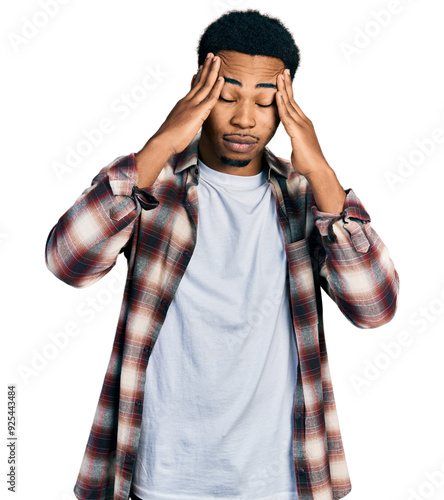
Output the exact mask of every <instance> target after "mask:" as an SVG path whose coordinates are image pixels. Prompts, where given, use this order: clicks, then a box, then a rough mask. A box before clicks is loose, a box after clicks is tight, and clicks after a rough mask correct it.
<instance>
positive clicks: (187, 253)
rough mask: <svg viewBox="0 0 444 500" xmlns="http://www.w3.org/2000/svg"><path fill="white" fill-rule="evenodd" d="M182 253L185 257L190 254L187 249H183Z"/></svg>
mask: <svg viewBox="0 0 444 500" xmlns="http://www.w3.org/2000/svg"><path fill="white" fill-rule="evenodd" d="M183 255H184V256H185V257H189V256H190V255H191V253H190V252H189V251H188V250H185V252H184V253H183Z"/></svg>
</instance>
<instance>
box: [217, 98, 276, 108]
mask: <svg viewBox="0 0 444 500" xmlns="http://www.w3.org/2000/svg"><path fill="white" fill-rule="evenodd" d="M219 99H220V100H221V101H224V102H236V101H229V100H228V99H224V98H223V97H221V96H219ZM258 106H259V107H261V108H269V107H270V106H273V103H271V104H258Z"/></svg>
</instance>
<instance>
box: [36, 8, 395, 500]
mask: <svg viewBox="0 0 444 500" xmlns="http://www.w3.org/2000/svg"><path fill="white" fill-rule="evenodd" d="M206 54H208V56H209V57H208V58H206V59H205V55H206ZM198 55H199V57H198V63H199V65H200V67H199V70H198V72H197V73H196V74H195V75H194V76H193V78H192V81H191V89H190V91H189V92H188V94H187V95H186V96H185V97H184V98H183V99H181V100H180V101H179V102H178V103H177V104H176V106H175V107H174V108H173V110H172V111H171V112H170V114H169V115H168V117H167V119H166V120H165V122H164V123H163V124H162V126H161V127H160V128H159V129H158V131H157V132H156V133H155V134H154V136H153V137H152V138H150V139H149V140H148V142H147V143H146V144H145V146H144V147H143V148H142V149H141V150H140V151H139V152H138V153H137V154H130V155H127V156H122V157H119V158H117V159H116V160H115V161H114V162H112V163H111V164H110V165H108V166H107V167H105V168H103V169H102V170H101V171H100V173H99V174H98V175H97V176H96V177H95V178H94V179H93V182H92V185H91V187H90V188H88V189H87V190H86V191H84V193H83V194H82V195H81V196H80V198H79V199H78V200H77V201H76V202H75V204H74V205H73V207H71V208H70V209H69V210H68V211H67V212H66V213H65V214H64V215H63V216H62V217H61V219H60V220H59V222H58V223H57V224H56V226H55V227H54V228H53V229H52V231H51V233H50V235H49V238H48V241H47V248H46V261H47V265H48V267H49V269H50V270H51V271H52V272H53V273H54V274H55V275H56V276H57V277H59V278H60V279H62V280H63V281H65V282H67V283H69V284H70V285H73V286H77V287H83V286H89V285H91V284H93V283H95V282H96V281H98V280H99V279H100V278H101V277H103V276H104V275H105V274H107V273H108V272H109V271H110V270H111V269H112V267H113V266H114V265H115V262H116V259H117V257H118V255H119V254H120V253H122V252H123V253H124V255H125V257H126V259H127V260H128V277H127V281H126V286H125V292H124V298H123V304H122V309H121V314H120V319H119V324H118V327H117V332H116V337H115V341H114V346H113V352H112V356H111V359H110V363H109V366H108V369H107V373H106V376H105V380H104V384H103V388H102V391H101V395H100V400H99V403H98V406H97V410H96V414H95V418H94V422H93V426H92V429H91V434H90V437H89V440H88V443H87V446H86V450H85V456H84V459H83V462H82V466H81V470H80V473H79V476H78V479H77V482H76V485H75V487H74V492H75V494H76V497H77V498H79V499H101V500H111V499H113V500H124V499H125V500H126V499H127V498H128V497H129V495H130V498H134V499H143V500H148V499H150V500H151V499H156V500H157V499H165V498H169V499H204V498H205V499H209V498H220V499H235V498H236V499H239V498H251V499H254V498H257V499H259V498H261V499H262V498H267V499H279V500H283V499H286V500H287V499H297V498H299V499H300V500H308V499H314V500H326V499H338V498H342V497H343V496H345V495H347V493H349V491H350V490H351V486H350V480H349V475H348V471H347V465H346V461H345V457H344V450H343V446H342V441H341V435H340V431H339V427H338V423H337V415H336V409H335V402H334V396H333V389H332V385H331V380H330V374H329V368H328V361H327V352H326V344H325V338H324V331H323V321H322V302H321V291H320V287H322V288H323V289H324V291H325V292H326V293H327V294H328V295H329V296H330V297H331V298H332V299H333V300H334V301H335V302H336V303H337V305H338V306H339V308H340V310H341V311H342V312H343V313H344V315H345V316H346V317H347V318H348V319H349V320H350V321H351V322H352V323H353V324H355V325H356V326H358V327H360V328H374V327H377V326H380V325H383V324H385V323H387V322H388V321H390V319H391V318H392V317H393V315H394V313H395V310H396V303H397V294H398V286H399V279H398V274H397V272H396V270H395V268H394V266H393V263H392V261H391V259H390V258H389V255H388V251H387V248H386V247H385V245H384V244H383V242H382V241H381V239H380V238H379V236H378V234H377V233H376V232H375V230H374V229H373V228H372V227H371V225H370V217H369V215H368V213H367V212H366V210H365V209H364V207H363V206H362V204H361V202H360V200H359V199H358V198H357V196H356V195H355V194H354V192H353V191H352V190H351V189H347V190H346V191H344V189H343V188H342V187H341V185H340V184H339V182H338V179H337V177H336V175H335V172H334V171H333V169H332V168H331V167H330V166H329V164H328V163H327V161H326V159H325V158H324V156H323V154H322V151H321V148H320V146H319V143H318V140H317V137H316V134H315V131H314V128H313V125H312V123H311V121H310V120H309V119H308V118H307V117H306V115H305V114H304V113H303V111H302V110H301V108H300V107H299V106H298V104H297V103H296V101H295V98H294V95H293V92H292V80H293V78H294V74H295V71H296V69H297V67H298V64H299V49H298V48H297V46H296V45H295V43H294V40H293V38H292V36H291V34H290V33H289V32H288V31H287V29H286V28H285V27H284V26H283V25H282V23H280V21H278V20H276V19H273V18H271V17H269V16H264V15H262V14H260V13H259V12H258V11H254V10H247V11H232V12H230V13H228V14H225V15H224V16H222V17H221V18H220V19H218V20H216V21H215V22H214V23H212V24H211V25H210V26H209V27H208V28H207V29H206V31H205V32H204V34H203V35H202V37H201V39H200V43H199V48H198ZM280 122H282V124H283V127H284V129H285V131H286V132H287V134H288V136H289V138H290V142H291V147H292V153H291V162H289V161H286V160H283V159H281V158H277V157H276V156H275V155H273V153H271V151H270V150H269V149H268V148H267V147H266V145H267V144H268V142H269V141H270V139H271V138H272V137H273V135H274V134H275V132H276V129H277V127H278V125H279V123H280ZM148 361H149V363H148ZM276 470H277V471H278V472H276Z"/></svg>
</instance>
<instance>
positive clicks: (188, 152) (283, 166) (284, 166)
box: [170, 131, 291, 179]
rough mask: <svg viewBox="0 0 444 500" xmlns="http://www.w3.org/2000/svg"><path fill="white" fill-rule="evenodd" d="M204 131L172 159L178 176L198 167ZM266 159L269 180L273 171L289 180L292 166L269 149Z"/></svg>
mask: <svg viewBox="0 0 444 500" xmlns="http://www.w3.org/2000/svg"><path fill="white" fill-rule="evenodd" d="M201 133H202V131H199V132H198V133H197V134H196V135H195V136H194V139H193V140H192V141H191V142H190V144H189V145H188V146H187V147H186V148H185V149H184V150H183V151H182V152H181V153H178V154H176V155H173V156H172V157H171V160H170V162H171V165H172V167H173V170H174V173H175V174H178V173H179V172H182V171H183V170H185V169H187V168H190V167H192V166H196V165H197V159H198V152H199V150H198V145H199V140H200V136H201ZM264 159H265V161H266V163H267V164H268V172H267V179H269V178H270V172H271V170H273V171H274V173H276V174H278V175H281V176H283V177H285V178H288V174H289V170H290V166H291V164H290V163H288V162H284V160H282V159H281V158H278V157H277V156H276V155H274V154H273V153H272V152H271V151H270V150H269V149H268V148H267V147H265V148H264Z"/></svg>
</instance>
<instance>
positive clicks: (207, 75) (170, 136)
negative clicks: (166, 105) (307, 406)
mask: <svg viewBox="0 0 444 500" xmlns="http://www.w3.org/2000/svg"><path fill="white" fill-rule="evenodd" d="M219 68H220V58H219V57H217V56H216V61H213V54H212V53H211V52H210V53H209V57H207V58H206V59H205V62H204V64H203V65H202V67H201V68H200V69H199V70H198V72H197V73H196V74H195V75H194V76H193V80H192V83H191V90H190V91H189V92H188V94H187V95H186V96H185V97H183V98H182V99H180V101H178V102H177V104H176V105H175V106H174V108H173V109H172V110H171V112H170V114H169V115H168V116H167V118H166V120H165V121H164V122H163V124H162V125H161V127H160V128H159V130H158V131H157V132H156V133H155V134H154V135H153V138H155V137H162V138H163V140H166V141H167V142H168V144H169V147H170V148H171V151H172V153H171V154H172V155H173V154H177V153H181V152H182V151H183V150H184V149H185V148H186V147H187V146H188V144H189V143H190V142H191V140H192V139H193V137H194V136H195V135H196V134H197V132H198V131H199V129H200V128H201V127H202V124H203V122H204V121H205V120H206V119H207V118H208V115H209V114H210V113H211V110H212V109H213V108H214V106H215V105H216V102H217V100H218V99H219V95H220V92H221V90H222V87H223V84H224V79H223V78H222V77H220V79H218V74H219Z"/></svg>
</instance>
